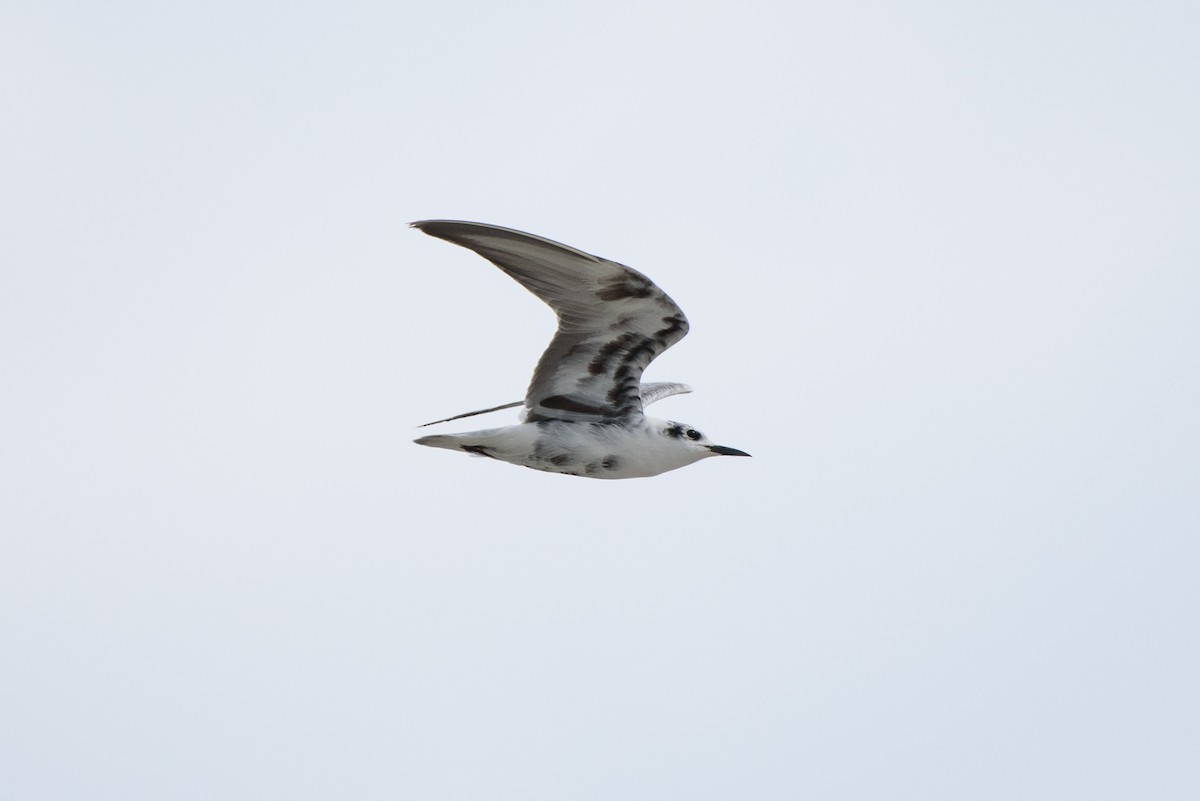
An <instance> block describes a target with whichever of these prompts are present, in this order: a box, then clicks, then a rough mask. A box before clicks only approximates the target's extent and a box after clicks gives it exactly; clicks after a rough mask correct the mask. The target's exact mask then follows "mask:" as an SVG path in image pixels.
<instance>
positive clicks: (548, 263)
mask: <svg viewBox="0 0 1200 801" xmlns="http://www.w3.org/2000/svg"><path fill="white" fill-rule="evenodd" d="M413 227H414V228H419V229H420V230H422V231H424V232H425V233H427V234H429V235H430V236H436V237H438V238H440V239H445V240H446V241H448V242H453V243H454V244H456V245H462V246H463V247H465V248H470V249H471V250H473V251H475V252H476V253H478V254H479V255H480V256H483V257H484V258H485V259H487V260H488V261H490V262H492V264H495V265H496V266H497V267H499V268H500V269H501V270H503V271H504V272H506V273H508V274H509V275H510V276H512V277H513V278H514V279H516V280H517V281H518V282H519V283H520V284H521V285H522V286H524V287H525V288H526V289H528V290H529V291H530V292H532V293H533V294H535V295H537V296H538V297H539V298H541V299H542V300H543V301H545V302H546V303H547V304H549V306H550V308H552V309H554V311H555V313H556V314H557V315H558V331H557V333H555V335H554V339H553V340H551V342H550V346H549V347H548V348H547V349H546V352H545V353H544V354H542V358H541V359H540V360H539V361H538V364H537V368H536V369H535V370H534V372H533V380H532V381H531V382H530V384H529V390H528V392H527V393H526V396H525V408H526V416H525V419H526V420H527V421H531V422H535V421H538V420H597V419H615V418H628V417H631V416H637V415H640V414H641V413H642V395H641V392H640V389H639V385H640V383H641V380H642V371H643V370H645V369H646V365H648V364H650V362H651V361H653V360H654V358H655V357H656V356H658V354H660V353H662V352H663V351H664V350H666V349H667V348H669V347H671V346H672V345H674V344H675V343H676V342H678V341H679V340H680V339H682V338H683V336H684V335H685V334H686V333H687V331H688V322H687V318H686V317H684V315H683V312H682V311H681V310H680V308H679V307H678V306H676V305H675V302H674V301H673V300H671V299H670V298H669V297H667V295H666V294H665V293H664V292H663V291H662V290H661V289H659V288H658V287H657V286H655V285H654V283H653V282H652V281H651V280H650V279H649V278H647V277H646V276H644V275H642V274H641V273H639V272H637V271H636V270H632V269H630V268H628V267H626V266H624V265H622V264H617V263H616V262H613V261H608V260H607V259H601V258H598V257H596V256H592V255H590V254H587V253H584V252H583V251H580V250H575V249H574V248H571V247H567V246H566V245H561V244H559V243H557V242H552V241H550V240H549V239H542V238H541V237H537V236H533V235H531V234H526V233H522V232H520V231H513V230H510V229H508V228H499V227H497V226H494V225H483V224H481V223H470V222H455V221H450V220H428V221H424V222H416V223H413ZM675 391H678V390H673V391H672V392H671V393H670V394H674V392H675Z"/></svg>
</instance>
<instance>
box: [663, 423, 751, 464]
mask: <svg viewBox="0 0 1200 801" xmlns="http://www.w3.org/2000/svg"><path fill="white" fill-rule="evenodd" d="M660 430H661V431H662V434H663V436H664V437H665V438H666V439H667V441H668V442H673V443H677V445H678V447H680V448H682V449H684V450H685V451H687V452H688V453H689V454H691V455H692V456H694V459H695V460H696V461H699V460H700V459H704V458H707V457H709V456H749V455H750V454H748V453H746V452H745V451H739V450H738V449H737V448H730V447H728V446H726V445H715V444H713V442H712V440H710V439H709V438H708V437H706V436H704V435H703V434H701V433H700V431H698V430H697V429H695V428H692V427H691V426H689V425H688V424H687V423H676V422H674V421H673V420H664V421H663V427H662V428H661V429H660Z"/></svg>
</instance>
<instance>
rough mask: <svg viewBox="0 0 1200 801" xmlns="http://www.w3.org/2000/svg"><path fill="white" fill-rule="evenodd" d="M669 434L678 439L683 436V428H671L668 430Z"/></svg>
mask: <svg viewBox="0 0 1200 801" xmlns="http://www.w3.org/2000/svg"><path fill="white" fill-rule="evenodd" d="M667 433H668V434H670V435H671V436H672V437H675V438H677V439H678V438H679V437H682V436H683V426H671V427H670V428H668V429H667Z"/></svg>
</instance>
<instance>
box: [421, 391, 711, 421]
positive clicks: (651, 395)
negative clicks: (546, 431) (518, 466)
mask: <svg viewBox="0 0 1200 801" xmlns="http://www.w3.org/2000/svg"><path fill="white" fill-rule="evenodd" d="M691 391H692V388H691V387H689V386H688V385H687V384H675V383H667V382H658V383H655V382H653V381H652V382H650V383H649V384H642V408H645V407H647V406H649V405H650V404H652V403H654V402H655V401H660V400H662V399H663V398H669V397H671V396H672V395H685V394H687V393H688V392H691ZM524 405H525V402H524V401H513V402H512V403H502V404H500V405H499V406H491V407H489V408H487V409H477V410H475V411H473V412H463V413H462V414H456V415H454V416H453V417H443V418H442V419H441V420H434V421H433V422H432V423H421V425H419V426H417V428H427V427H429V426H436V425H437V424H438V423H449V422H450V421H451V420H461V419H463V418H464V417H474V416H475V415H478V414H487V413H488V412H498V411H501V410H503V409H515V408H517V407H518V406H524Z"/></svg>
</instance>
